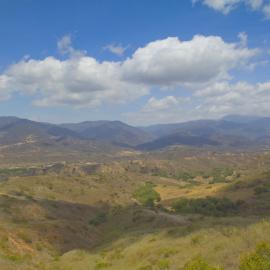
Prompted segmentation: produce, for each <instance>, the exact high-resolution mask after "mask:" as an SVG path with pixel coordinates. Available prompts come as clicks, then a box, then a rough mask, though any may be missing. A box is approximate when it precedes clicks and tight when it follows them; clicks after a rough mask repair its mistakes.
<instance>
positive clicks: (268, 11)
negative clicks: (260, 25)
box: [263, 4, 270, 19]
mask: <svg viewBox="0 0 270 270" xmlns="http://www.w3.org/2000/svg"><path fill="white" fill-rule="evenodd" d="M263 13H264V15H265V17H266V18H267V19H270V4H268V5H265V6H264V7H263Z"/></svg>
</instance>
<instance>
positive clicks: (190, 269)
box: [182, 257, 223, 270]
mask: <svg viewBox="0 0 270 270" xmlns="http://www.w3.org/2000/svg"><path fill="white" fill-rule="evenodd" d="M222 269H223V268H220V267H215V266H211V265H210V264H208V263H207V262H206V261H205V260H204V259H202V258H201V257H197V258H194V259H192V260H191V261H189V262H188V263H186V264H185V266H184V267H183V268H182V270H222Z"/></svg>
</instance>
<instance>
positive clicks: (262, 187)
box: [0, 150, 270, 270]
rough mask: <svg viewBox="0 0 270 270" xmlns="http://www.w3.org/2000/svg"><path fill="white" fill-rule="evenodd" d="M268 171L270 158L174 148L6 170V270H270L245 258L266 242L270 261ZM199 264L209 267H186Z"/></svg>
mask: <svg viewBox="0 0 270 270" xmlns="http://www.w3.org/2000/svg"><path fill="white" fill-rule="evenodd" d="M269 164H270V155H269V153H265V152H263V153H217V152H214V153H213V152H210V151H207V152H204V151H202V150H200V151H194V150H193V151H190V152H187V151H179V150H178V151H176V150H170V151H169V152H167V153H165V152H164V153H158V152H153V153H150V154H149V153H146V154H144V155H141V156H138V157H130V158H128V159H127V158H125V159H123V160H118V161H116V160H115V158H113V159H112V160H110V161H107V162H101V163H98V162H95V163H93V162H92V163H91V162H79V163H56V164H50V165H46V164H42V165H36V166H32V167H27V166H26V167H20V168H19V167H17V166H16V167H15V166H14V167H11V166H10V167H7V166H6V167H1V169H0V210H1V211H0V269H1V270H17V269H18V270H19V269H20V270H36V269H39V270H56V269H58V270H67V269H69V270H96V269H106V270H126V269H130V270H187V269H195V270H206V269H207V270H208V269H211V270H212V269H213V270H216V269H223V268H213V267H215V266H221V267H224V269H225V270H239V269H241V270H258V269H263V270H268V269H269V268H243V267H242V268H239V263H242V262H241V261H240V259H239V258H240V257H241V258H242V257H243V256H249V254H250V252H254V250H255V248H256V246H257V245H258V244H259V245H260V246H263V247H264V246H265V247H266V249H265V250H266V251H265V254H266V255H267V254H268V253H266V252H267V250H268V249H267V243H270V235H269V230H270V222H269V220H270V200H269V194H270V185H269V176H270V172H269ZM153 200H154V201H153ZM264 243H265V244H264ZM267 256H268V255H267ZM267 256H266V257H265V258H266V260H268V262H267V261H266V263H268V265H269V261H270V256H269V257H267ZM198 258H200V260H199V263H200V262H201V265H202V266H204V268H202V267H201V266H200V265H199V266H200V267H196V268H194V267H193V268H187V267H186V268H185V265H186V264H187V263H189V262H190V261H191V262H193V261H195V262H196V261H198ZM256 258H257V257H256ZM259 258H260V257H259ZM202 262H203V263H202ZM257 262H258V261H257ZM208 263H209V264H210V265H213V267H212V268H210V267H208V268H207V267H206V266H207V265H208ZM255 266H256V265H255ZM183 267H184V268H183Z"/></svg>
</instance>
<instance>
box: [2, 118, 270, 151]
mask: <svg viewBox="0 0 270 270" xmlns="http://www.w3.org/2000/svg"><path fill="white" fill-rule="evenodd" d="M89 143H90V144H91V146H94V147H96V148H98V146H100V145H103V147H106V146H108V145H110V146H113V145H114V146H115V147H125V148H132V149H137V150H158V149H161V148H164V147H169V146H173V145H184V146H194V147H221V148H224V147H225V148H226V147H234V148H240V147H242V148H245V147H268V146H269V145H270V118H269V117H255V116H239V115H230V116H226V117H224V118H222V119H220V120H198V121H190V122H185V123H176V124H161V125H153V126H147V127H133V126H130V125H127V124H125V123H123V122H120V121H87V122H82V123H70V124H59V125H56V124H50V123H40V122H35V121H31V120H27V119H20V118H16V117H0V145H2V146H3V145H14V144H27V145H29V144H38V145H39V146H44V147H46V146H52V145H54V146H59V145H62V146H65V147H69V146H72V147H74V145H77V146H78V145H81V146H82V145H84V146H85V145H88V146H89Z"/></svg>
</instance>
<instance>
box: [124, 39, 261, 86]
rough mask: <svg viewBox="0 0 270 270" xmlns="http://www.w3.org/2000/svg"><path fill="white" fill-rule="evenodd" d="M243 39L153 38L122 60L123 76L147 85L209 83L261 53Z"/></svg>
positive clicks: (223, 76) (225, 76) (226, 74)
mask: <svg viewBox="0 0 270 270" xmlns="http://www.w3.org/2000/svg"><path fill="white" fill-rule="evenodd" d="M242 45H243V42H242V41H241V42H240V44H238V43H226V42H224V40H223V39H222V38H220V37H218V36H208V37H206V36H199V35H198V36H194V38H193V39H192V40H190V41H180V40H179V39H178V38H176V37H169V38H166V39H163V40H157V41H154V42H150V43H149V44H147V45H146V46H145V47H143V48H139V49H137V50H136V51H135V53H134V54H133V55H132V57H131V58H130V59H127V60H126V61H124V62H123V64H122V69H123V76H124V79H126V80H128V81H133V82H140V83H142V82H143V83H144V84H148V85H158V86H174V85H187V84H191V85H194V84H197V83H206V82H209V81H213V80H220V79H224V78H228V77H229V71H231V70H232V69H233V68H236V67H239V66H241V65H243V64H246V63H247V61H249V59H250V58H252V57H253V56H254V55H256V54H257V53H258V51H257V50H251V49H248V48H247V47H243V46H242Z"/></svg>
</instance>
